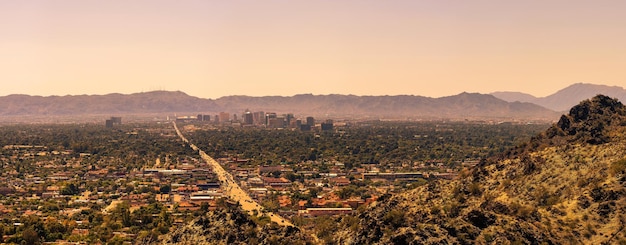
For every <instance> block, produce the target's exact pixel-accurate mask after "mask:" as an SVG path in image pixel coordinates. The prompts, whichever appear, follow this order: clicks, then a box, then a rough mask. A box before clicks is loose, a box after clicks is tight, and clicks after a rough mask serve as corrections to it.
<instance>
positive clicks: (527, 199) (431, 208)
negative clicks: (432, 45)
mask: <svg viewBox="0 0 626 245" xmlns="http://www.w3.org/2000/svg"><path fill="white" fill-rule="evenodd" d="M625 215H626V107H625V106H624V105H622V104H621V103H620V102H618V101H617V100H614V99H611V98H609V97H606V96H596V97H594V98H593V99H591V100H586V101H583V102H581V103H580V104H579V105H577V106H575V107H573V108H572V109H571V110H570V112H569V114H567V115H564V116H562V117H561V119H560V120H559V122H558V123H556V124H555V125H554V126H552V127H551V128H550V129H549V130H547V131H546V132H545V133H543V134H541V135H539V136H537V137H535V138H534V139H532V141H531V142H529V143H527V144H525V145H522V146H519V147H517V148H515V149H512V150H510V151H508V152H505V153H503V154H502V155H500V156H498V157H495V158H492V159H488V160H484V161H483V162H481V163H480V164H479V165H478V166H476V167H475V168H472V169H469V170H467V171H465V172H463V173H462V174H461V176H460V177H459V178H458V179H457V180H453V181H438V182H432V183H430V184H427V185H425V186H421V187H419V188H416V189H414V190H411V191H409V192H406V193H402V194H398V195H393V196H383V197H381V198H380V199H379V201H378V202H376V203H375V204H373V205H371V206H369V207H368V208H367V209H366V210H365V211H364V212H362V213H360V214H359V216H358V218H359V221H358V222H356V224H355V225H351V226H344V227H340V228H338V230H339V231H338V232H336V233H335V234H334V236H333V239H334V243H337V244H442V243H443V244H624V243H626V229H625V228H624V227H625V226H626V216H625ZM337 223H338V224H342V223H346V222H342V221H341V218H339V220H337Z"/></svg>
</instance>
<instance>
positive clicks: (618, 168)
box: [609, 158, 626, 175]
mask: <svg viewBox="0 0 626 245" xmlns="http://www.w3.org/2000/svg"><path fill="white" fill-rule="evenodd" d="M625 171H626V158H624V159H622V160H619V161H615V162H613V163H611V167H610V168H609V172H610V173H611V175H619V174H623V173H624V172H625Z"/></svg>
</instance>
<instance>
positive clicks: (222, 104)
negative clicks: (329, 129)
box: [0, 83, 626, 120]
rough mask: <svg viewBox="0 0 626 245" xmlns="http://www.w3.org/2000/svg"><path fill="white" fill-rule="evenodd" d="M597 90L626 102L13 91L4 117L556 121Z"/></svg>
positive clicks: (3, 104)
mask: <svg viewBox="0 0 626 245" xmlns="http://www.w3.org/2000/svg"><path fill="white" fill-rule="evenodd" d="M597 94H604V95H607V96H610V97H613V98H617V99H618V100H620V101H626V90H625V89H624V88H621V87H611V86H604V85H593V84H583V83H578V84H574V85H571V86H569V87H567V88H564V89H562V90H560V91H558V92H556V93H555V94H552V95H550V96H546V97H541V98H537V97H534V96H532V95H529V94H524V93H519V92H495V93H492V94H477V93H461V94H458V95H453V96H447V97H441V98H430V97H424V96H415V95H396V96H355V95H338V94H331V95H312V94H300V95H295V96H263V97H252V96H226V97H222V98H218V99H203V98H198V97H194V96H189V95H187V94H185V93H183V92H180V91H153V92H145V93H135V94H107V95H67V96H48V97H42V96H30V95H8V96H2V97H0V116H29V115H38V116H77V115H101V114H105V115H106V114H110V115H132V114H163V113H168V114H174V113H180V114H184V113H189V114H195V113H198V114H200V113H205V114H213V113H218V112H222V111H223V112H228V113H237V114H240V113H243V112H244V111H245V110H250V111H265V112H276V113H294V114H296V115H298V116H309V115H310V116H317V117H329V118H370V119H378V118H380V119H408V118H411V119H476V120H481V119H502V120H505V119H525V120H556V119H557V118H558V116H559V115H560V113H559V112H562V111H565V110H568V108H570V107H572V106H574V105H576V104H577V103H578V102H579V101H581V100H584V99H588V98H591V97H593V96H595V95H597ZM546 108H547V109H546Z"/></svg>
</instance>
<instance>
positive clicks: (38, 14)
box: [0, 1, 626, 98]
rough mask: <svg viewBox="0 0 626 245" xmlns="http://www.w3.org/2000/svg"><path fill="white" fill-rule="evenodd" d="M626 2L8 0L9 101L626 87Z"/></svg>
mask: <svg viewBox="0 0 626 245" xmlns="http://www.w3.org/2000/svg"><path fill="white" fill-rule="evenodd" d="M624 7H626V3H624V2H621V1H609V2H602V3H601V4H600V3H592V2H586V1H550V2H542V1H525V2H517V1H497V2H496V1H478V2H472V3H468V2H457V1H385V2H378V1H341V2H332V1H316V2H282V1H264V2H252V1H237V2H205V1H186V2H184V3H174V2H168V1H133V2H85V1H56V2H47V1H18V2H11V1H5V2H1V3H0V30H1V32H0V53H1V54H2V55H1V56H0V67H3V69H2V72H0V81H2V85H3V89H2V91H1V93H0V96H3V95H9V94H30V95H42V96H49V95H59V96H62V95H68V94H69V95H80V94H109V93H123V94H130V93H138V92H147V91H153V90H168V91H177V90H178V91H183V92H185V93H187V94H189V95H192V96H196V97H200V98H219V97H223V96H229V95H248V96H269V95H280V96H291V95H295V94H309V93H312V94H354V95H400V94H409V95H420V96H428V97H442V96H449V95H455V94H459V93H461V92H479V93H490V92H495V91H516V92H524V93H529V94H532V95H534V96H538V97H540V96H546V95H549V94H551V93H554V92H556V91H558V90H559V89H562V88H564V87H566V86H568V85H571V84H574V83H581V82H582V83H592V84H603V85H610V86H622V87H624V85H625V84H626V74H624V73H623V72H622V69H623V68H622V65H623V64H625V63H626V56H623V55H620V54H623V53H624V51H626V50H625V48H624V46H623V45H622V44H623V43H624V42H625V41H626V34H625V33H623V32H622V31H621V29H622V23H626V16H624V15H623V14H621V11H620V10H621V9H624Z"/></svg>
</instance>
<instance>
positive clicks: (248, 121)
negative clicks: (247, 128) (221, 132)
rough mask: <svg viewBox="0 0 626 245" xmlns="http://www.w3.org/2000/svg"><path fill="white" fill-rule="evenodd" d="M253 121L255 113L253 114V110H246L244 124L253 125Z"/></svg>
mask: <svg viewBox="0 0 626 245" xmlns="http://www.w3.org/2000/svg"><path fill="white" fill-rule="evenodd" d="M253 123H254V115H252V112H250V111H248V110H246V112H244V113H243V124H246V125H252V124H253Z"/></svg>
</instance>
